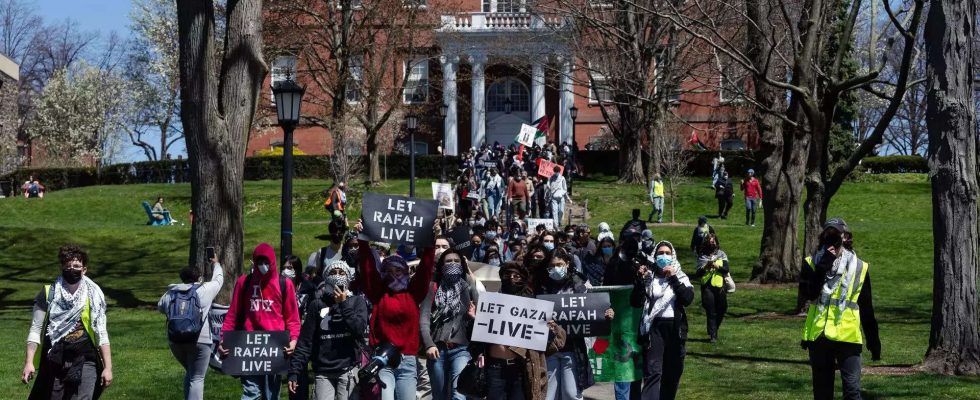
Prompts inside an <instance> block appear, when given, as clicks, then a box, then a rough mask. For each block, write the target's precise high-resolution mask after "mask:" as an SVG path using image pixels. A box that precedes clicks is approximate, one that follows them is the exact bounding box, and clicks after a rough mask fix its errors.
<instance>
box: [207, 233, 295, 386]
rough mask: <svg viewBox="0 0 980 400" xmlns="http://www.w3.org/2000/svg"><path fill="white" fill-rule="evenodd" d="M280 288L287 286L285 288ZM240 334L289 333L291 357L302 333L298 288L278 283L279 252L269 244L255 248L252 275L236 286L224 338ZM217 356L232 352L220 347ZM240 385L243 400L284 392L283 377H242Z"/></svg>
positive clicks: (244, 276) (238, 281)
mask: <svg viewBox="0 0 980 400" xmlns="http://www.w3.org/2000/svg"><path fill="white" fill-rule="evenodd" d="M280 284H285V288H282V287H280ZM246 285H247V286H248V287H246ZM283 289H285V290H283ZM241 330H244V331H289V346H287V347H286V348H285V349H283V350H285V353H286V355H287V356H289V355H291V354H292V353H293V350H295V349H296V340H297V339H298V338H299V330H300V322H299V305H298V304H297V302H296V288H295V287H293V282H292V281H291V280H289V279H282V280H280V279H279V272H278V271H277V269H276V252H275V250H273V249H272V246H270V245H269V244H268V243H262V244H259V245H258V246H256V247H255V251H254V252H252V272H251V273H249V274H247V275H242V276H240V277H238V280H237V281H236V282H235V291H234V294H233V295H232V300H231V304H229V306H228V314H227V315H225V322H224V325H222V327H221V334H222V336H223V335H224V334H225V332H230V331H241ZM218 352H219V353H220V354H221V355H222V357H224V356H227V355H228V352H229V350H228V349H226V348H225V347H224V346H223V343H219V344H218ZM241 381H242V400H278V399H279V390H280V389H281V388H282V377H281V376H279V375H258V376H243V377H241Z"/></svg>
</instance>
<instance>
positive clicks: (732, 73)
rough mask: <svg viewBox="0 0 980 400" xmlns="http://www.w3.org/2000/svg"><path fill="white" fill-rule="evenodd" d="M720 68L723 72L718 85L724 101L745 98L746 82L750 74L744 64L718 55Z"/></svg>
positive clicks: (720, 96) (720, 97)
mask: <svg viewBox="0 0 980 400" xmlns="http://www.w3.org/2000/svg"><path fill="white" fill-rule="evenodd" d="M718 70H719V71H720V73H721V76H720V78H719V82H720V83H721V84H720V85H719V87H718V97H719V99H720V100H721V102H722V103H729V102H738V101H742V100H744V99H745V91H746V89H747V88H746V82H748V74H747V73H746V72H745V68H744V67H743V66H742V64H739V63H738V62H735V61H733V60H731V59H729V58H728V57H727V56H724V55H719V56H718Z"/></svg>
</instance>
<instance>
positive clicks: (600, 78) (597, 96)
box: [589, 63, 613, 104]
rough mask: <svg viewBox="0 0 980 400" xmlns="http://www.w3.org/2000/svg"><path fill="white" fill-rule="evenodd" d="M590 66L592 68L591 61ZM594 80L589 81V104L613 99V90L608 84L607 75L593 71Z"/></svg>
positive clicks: (591, 73)
mask: <svg viewBox="0 0 980 400" xmlns="http://www.w3.org/2000/svg"><path fill="white" fill-rule="evenodd" d="M589 68H592V65H591V63H590V64H589ZM590 75H592V80H590V81H589V104H599V103H608V102H611V101H612V100H613V96H612V90H611V89H610V88H609V86H608V84H607V83H608V79H607V78H606V75H604V74H602V73H599V72H598V71H595V70H593V71H591V72H590Z"/></svg>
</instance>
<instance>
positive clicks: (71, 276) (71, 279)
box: [61, 269, 82, 285]
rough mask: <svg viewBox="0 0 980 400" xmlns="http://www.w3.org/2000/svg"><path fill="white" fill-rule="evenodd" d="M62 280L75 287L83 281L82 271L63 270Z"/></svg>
mask: <svg viewBox="0 0 980 400" xmlns="http://www.w3.org/2000/svg"><path fill="white" fill-rule="evenodd" d="M61 278H62V279H64V280H65V282H68V284H69V285H74V284H76V283H78V282H79V281H81V280H82V271H81V270H78V269H68V270H63V271H61Z"/></svg>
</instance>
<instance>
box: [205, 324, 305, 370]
mask: <svg viewBox="0 0 980 400" xmlns="http://www.w3.org/2000/svg"><path fill="white" fill-rule="evenodd" d="M222 343H223V346H224V347H225V348H226V349H228V350H229V351H230V353H229V354H228V357H227V358H225V359H224V360H223V361H222V362H221V372H224V373H225V374H226V375H232V376H252V375H273V374H282V373H285V372H286V370H287V369H288V367H289V365H288V364H287V363H286V346H288V345H289V333H288V332H286V331H280V332H272V331H252V332H246V331H232V332H225V334H224V338H223V339H222Z"/></svg>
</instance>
